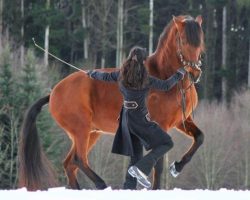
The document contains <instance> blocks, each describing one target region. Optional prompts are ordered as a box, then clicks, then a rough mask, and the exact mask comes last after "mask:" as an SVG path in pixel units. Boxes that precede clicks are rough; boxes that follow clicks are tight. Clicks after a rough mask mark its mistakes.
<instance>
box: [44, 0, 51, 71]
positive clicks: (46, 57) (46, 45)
mask: <svg viewBox="0 0 250 200" xmlns="http://www.w3.org/2000/svg"><path fill="white" fill-rule="evenodd" d="M49 8H50V0H46V9H47V10H49ZM44 38H45V39H44V49H45V50H46V51H45V53H44V65H45V67H46V68H47V67H48V64H49V57H48V56H49V54H48V51H49V24H47V26H46V28H45V37H44Z"/></svg>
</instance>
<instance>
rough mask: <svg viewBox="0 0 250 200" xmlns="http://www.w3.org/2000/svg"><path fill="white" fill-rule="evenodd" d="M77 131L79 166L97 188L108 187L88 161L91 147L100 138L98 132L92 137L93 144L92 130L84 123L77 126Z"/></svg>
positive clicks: (76, 144) (76, 158) (77, 158)
mask: <svg viewBox="0 0 250 200" xmlns="http://www.w3.org/2000/svg"><path fill="white" fill-rule="evenodd" d="M75 129H76V130H75V133H78V135H77V139H76V140H75V146H76V157H75V162H76V164H77V166H78V167H79V168H80V169H81V170H82V171H83V172H84V173H85V174H86V175H87V176H88V178H89V179H90V180H92V181H93V182H94V184H95V186H96V188H97V189H104V188H106V187H107V185H106V184H105V182H104V181H103V180H102V179H101V178H100V177H99V176H98V175H97V174H96V173H95V172H94V171H93V170H92V169H91V168H90V167H89V163H88V152H89V148H90V147H92V146H93V145H94V143H95V141H96V140H97V138H98V134H96V135H95V136H93V137H92V145H91V144H89V142H91V140H90V138H91V137H90V134H91V133H90V131H89V129H88V128H87V129H86V127H84V123H82V126H81V127H78V128H75Z"/></svg>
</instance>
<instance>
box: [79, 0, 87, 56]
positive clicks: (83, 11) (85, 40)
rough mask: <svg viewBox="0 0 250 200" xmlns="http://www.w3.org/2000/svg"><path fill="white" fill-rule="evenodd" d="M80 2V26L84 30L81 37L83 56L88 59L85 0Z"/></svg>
mask: <svg viewBox="0 0 250 200" xmlns="http://www.w3.org/2000/svg"><path fill="white" fill-rule="evenodd" d="M81 3H82V27H83V30H84V39H83V58H84V59H88V57H89V56H88V44H89V38H88V33H87V16H86V1H85V0H81Z"/></svg>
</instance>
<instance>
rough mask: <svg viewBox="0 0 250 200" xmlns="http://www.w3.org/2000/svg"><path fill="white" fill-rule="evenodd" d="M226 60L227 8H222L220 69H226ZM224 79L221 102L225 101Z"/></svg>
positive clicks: (224, 81) (223, 78) (223, 79)
mask: <svg viewBox="0 0 250 200" xmlns="http://www.w3.org/2000/svg"><path fill="white" fill-rule="evenodd" d="M226 60H227V8H226V6H224V7H223V14H222V68H223V69H224V70H225V69H226ZM226 91H227V88H226V78H225V77H222V101H225V100H226Z"/></svg>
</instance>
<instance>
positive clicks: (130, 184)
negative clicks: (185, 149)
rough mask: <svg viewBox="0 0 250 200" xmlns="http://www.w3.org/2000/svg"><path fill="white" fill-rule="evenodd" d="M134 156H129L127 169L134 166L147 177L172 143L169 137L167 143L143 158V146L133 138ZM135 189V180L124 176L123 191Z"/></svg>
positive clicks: (127, 175)
mask: <svg viewBox="0 0 250 200" xmlns="http://www.w3.org/2000/svg"><path fill="white" fill-rule="evenodd" d="M132 139H133V147H134V154H135V155H134V156H131V160H130V164H129V167H130V166H132V165H135V166H136V167H138V168H139V169H140V170H141V171H142V172H143V173H144V174H145V175H147V176H148V175H149V174H150V172H151V170H152V168H153V167H154V166H155V164H156V163H157V161H158V160H159V159H160V158H161V157H162V156H163V155H164V154H165V153H167V152H168V151H169V150H170V149H171V148H172V147H173V145H174V144H173V141H172V139H171V137H170V136H169V140H168V142H167V143H165V144H162V145H159V146H157V147H155V148H153V149H152V150H151V151H150V152H149V153H148V154H147V155H145V156H144V157H142V156H143V146H142V144H141V142H140V140H139V139H138V138H137V137H133V138H132ZM129 167H128V168H129ZM135 187H136V179H135V178H133V177H131V176H130V175H129V174H128V173H127V174H126V181H125V183H124V189H134V188H135Z"/></svg>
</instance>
